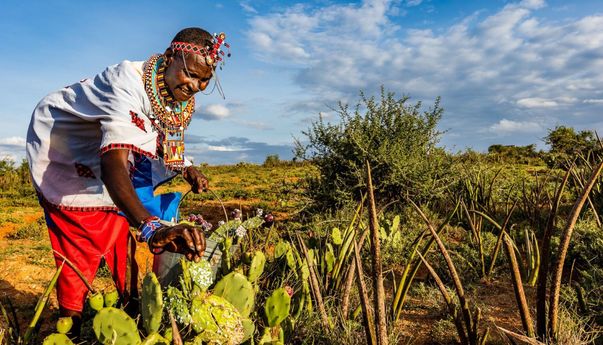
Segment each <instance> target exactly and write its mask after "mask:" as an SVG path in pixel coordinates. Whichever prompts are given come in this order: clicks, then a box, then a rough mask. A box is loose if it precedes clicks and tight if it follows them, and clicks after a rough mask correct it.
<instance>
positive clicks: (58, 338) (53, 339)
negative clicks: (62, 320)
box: [43, 333, 73, 345]
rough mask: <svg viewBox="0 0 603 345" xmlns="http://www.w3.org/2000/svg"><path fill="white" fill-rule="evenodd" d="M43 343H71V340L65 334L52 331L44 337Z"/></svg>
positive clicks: (52, 344)
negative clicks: (52, 332)
mask: <svg viewBox="0 0 603 345" xmlns="http://www.w3.org/2000/svg"><path fill="white" fill-rule="evenodd" d="M43 345H73V342H72V341H71V339H69V338H68V337H67V336H66V335H65V334H62V333H54V334H51V335H49V336H47V337H46V338H44V343H43Z"/></svg>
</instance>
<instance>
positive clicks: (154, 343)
mask: <svg viewBox="0 0 603 345" xmlns="http://www.w3.org/2000/svg"><path fill="white" fill-rule="evenodd" d="M140 345H170V341H169V340H167V339H165V338H164V337H162V336H161V335H160V334H159V333H151V334H149V336H148V337H146V338H145V340H144V341H143V342H142V343H141V344H140Z"/></svg>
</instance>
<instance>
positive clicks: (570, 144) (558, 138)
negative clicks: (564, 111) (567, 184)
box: [544, 126, 598, 166]
mask: <svg viewBox="0 0 603 345" xmlns="http://www.w3.org/2000/svg"><path fill="white" fill-rule="evenodd" d="M544 142H545V143H546V144H547V145H549V146H550V150H549V154H548V157H547V163H548V164H549V165H551V166H552V165H555V164H562V165H565V164H567V163H568V162H573V161H574V160H575V159H576V158H577V157H578V156H580V155H582V156H583V157H586V156H587V155H588V153H589V152H590V151H593V150H597V149H598V146H597V139H596V137H595V134H594V133H593V132H592V131H588V130H584V131H580V132H576V131H575V130H574V128H572V127H565V126H557V127H555V128H554V129H552V130H550V131H549V134H548V135H547V136H546V137H545V138H544Z"/></svg>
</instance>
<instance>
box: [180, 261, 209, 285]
mask: <svg viewBox="0 0 603 345" xmlns="http://www.w3.org/2000/svg"><path fill="white" fill-rule="evenodd" d="M186 269H187V270H188V274H189V275H190V277H191V280H192V282H193V284H195V285H196V286H197V287H198V288H199V289H200V290H201V292H205V291H207V288H209V286H210V285H211V284H212V283H213V282H214V278H213V273H212V270H211V265H210V264H209V262H208V261H207V260H199V262H194V261H190V262H188V265H187V267H186Z"/></svg>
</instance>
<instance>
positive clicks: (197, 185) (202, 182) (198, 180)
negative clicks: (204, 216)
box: [182, 165, 209, 193]
mask: <svg viewBox="0 0 603 345" xmlns="http://www.w3.org/2000/svg"><path fill="white" fill-rule="evenodd" d="M182 177H184V179H185V180H186V182H188V183H189V184H190V185H191V190H192V191H193V193H201V192H204V191H206V190H207V187H208V185H209V182H208V181H207V177H205V175H203V174H202V173H201V172H199V170H197V168H195V167H194V166H192V165H191V166H189V167H186V168H184V171H183V172H182Z"/></svg>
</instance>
